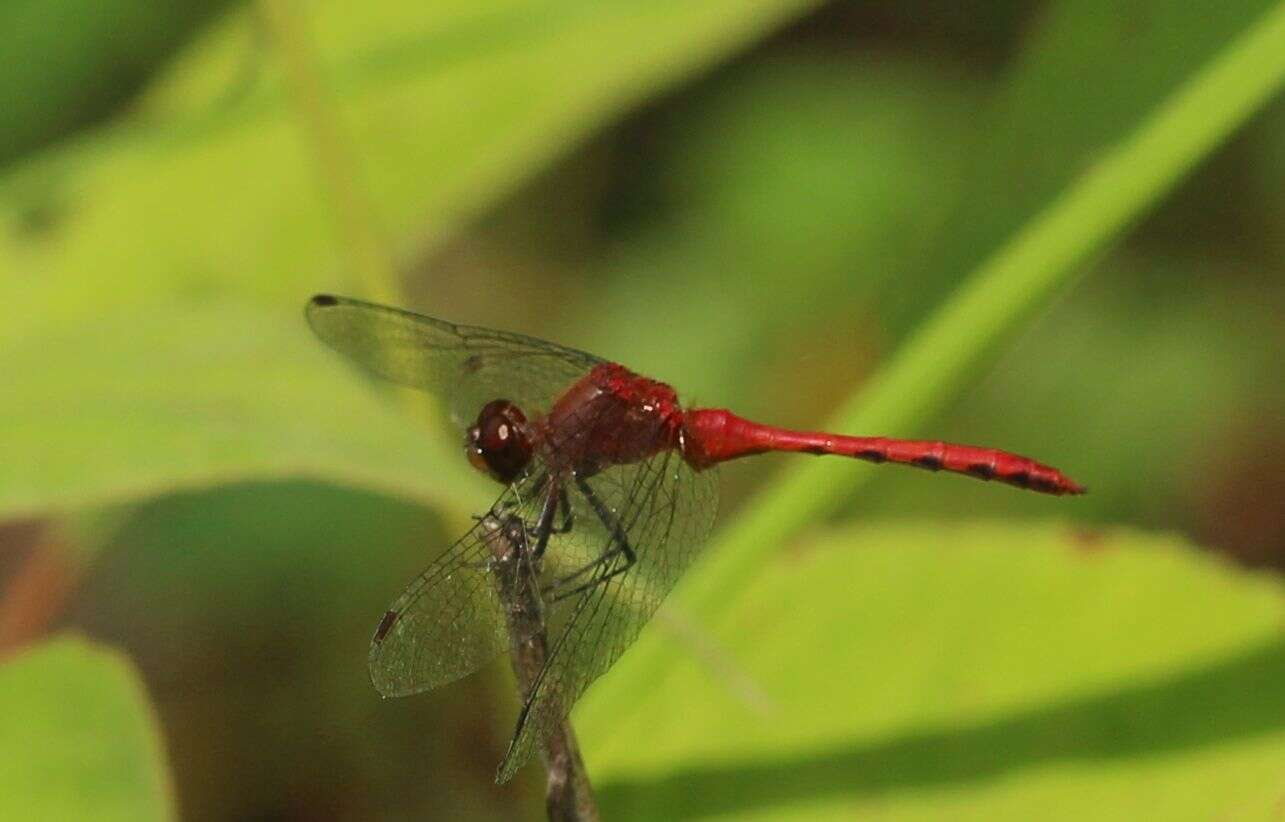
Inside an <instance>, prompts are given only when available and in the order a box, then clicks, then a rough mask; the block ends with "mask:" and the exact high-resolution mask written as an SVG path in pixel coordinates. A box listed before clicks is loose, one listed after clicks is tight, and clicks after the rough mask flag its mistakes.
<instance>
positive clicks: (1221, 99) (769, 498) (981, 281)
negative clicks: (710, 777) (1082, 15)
mask: <svg viewBox="0 0 1285 822" xmlns="http://www.w3.org/2000/svg"><path fill="white" fill-rule="evenodd" d="M1282 42H1285V4H1280V5H1278V6H1277V7H1276V8H1275V9H1274V10H1273V11H1272V12H1270V13H1268V14H1266V15H1264V16H1263V17H1262V18H1261V19H1259V20H1257V21H1255V22H1254V23H1253V25H1251V26H1249V27H1248V29H1247V30H1246V31H1244V32H1243V33H1240V34H1239V36H1238V37H1236V38H1235V39H1233V40H1232V41H1231V42H1229V43H1227V44H1226V45H1225V47H1224V49H1223V50H1222V51H1221V52H1220V53H1219V54H1217V55H1216V56H1215V57H1214V58H1213V59H1212V60H1211V61H1210V62H1209V63H1208V64H1207V65H1205V66H1203V67H1201V70H1200V71H1198V72H1197V73H1196V74H1195V75H1194V76H1192V77H1190V78H1189V79H1188V80H1187V82H1186V83H1184V84H1183V85H1182V87H1181V88H1180V89H1179V90H1178V91H1177V92H1176V93H1175V94H1174V95H1172V96H1171V97H1170V98H1169V99H1166V100H1164V101H1163V102H1162V103H1161V104H1160V105H1159V106H1158V107H1157V108H1156V109H1154V110H1153V111H1148V112H1140V113H1139V120H1138V122H1137V124H1136V128H1135V129H1134V131H1133V132H1132V133H1130V134H1129V135H1128V136H1127V137H1126V138H1125V139H1123V140H1121V142H1119V143H1118V144H1117V145H1116V146H1115V147H1114V148H1113V149H1112V150H1111V151H1110V152H1108V153H1106V154H1105V155H1104V156H1102V157H1101V158H1099V159H1098V160H1097V161H1096V162H1095V163H1094V164H1093V165H1092V166H1091V167H1089V168H1088V169H1087V170H1086V171H1084V173H1083V174H1081V175H1080V176H1079V177H1077V178H1076V179H1075V181H1074V182H1073V183H1072V184H1071V185H1070V186H1069V187H1068V188H1066V189H1065V190H1064V191H1062V193H1061V194H1060V195H1059V196H1058V197H1057V198H1056V199H1055V200H1054V201H1053V202H1052V203H1050V204H1049V205H1048V206H1047V208H1046V209H1045V210H1044V211H1042V212H1041V213H1040V214H1038V215H1037V216H1036V217H1035V218H1034V219H1032V220H1030V221H1029V222H1028V223H1027V224H1026V225H1025V226H1024V227H1023V228H1022V229H1021V230H1020V231H1019V232H1018V233H1017V234H1015V235H1014V236H1012V237H1011V238H1010V239H1009V240H1008V242H1007V243H1005V245H1004V246H1003V247H1002V248H1000V249H999V250H998V251H996V252H995V253H994V254H993V255H991V256H990V257H988V258H987V259H986V260H984V261H983V262H982V263H981V264H980V265H979V266H978V268H977V269H975V270H974V272H973V273H972V274H971V275H970V276H969V278H968V279H967V280H966V281H965V282H964V283H963V284H962V285H961V287H960V288H959V290H958V292H957V293H956V294H955V295H953V296H952V298H951V299H950V300H949V301H948V302H947V303H946V304H945V305H944V306H943V307H942V308H941V309H940V310H938V312H937V313H936V314H935V315H934V316H932V317H930V318H929V319H928V321H927V322H926V323H925V324H924V325H923V326H922V327H921V328H920V330H919V331H918V332H917V333H916V334H915V335H914V337H913V338H912V339H911V340H910V341H909V342H908V343H907V344H906V345H905V346H904V347H903V348H902V349H901V351H900V352H899V353H898V355H897V357H896V358H894V359H893V360H892V361H891V362H890V363H889V364H888V365H887V366H886V367H885V368H884V370H883V371H882V372H880V373H879V374H878V375H876V377H875V379H873V380H872V381H871V382H870V383H869V384H868V385H867V386H866V387H865V388H864V390H862V391H861V392H859V393H857V394H855V395H853V396H852V397H851V398H850V399H849V401H848V402H847V403H846V404H845V405H844V407H843V408H841V409H840V410H839V412H838V414H836V416H835V418H834V419H832V420H831V421H830V422H829V423H828V424H826V426H825V428H827V429H828V430H837V431H859V432H878V433H881V434H890V435H908V434H911V433H913V432H914V431H915V430H916V429H917V428H918V427H919V425H920V424H921V423H922V421H923V420H925V419H927V418H929V417H931V416H932V415H933V414H934V413H936V412H937V411H938V410H940V409H941V408H943V407H944V406H945V405H946V404H947V403H948V402H949V401H950V400H951V399H952V398H953V397H954V396H955V395H956V394H957V393H958V392H960V391H961V390H963V389H964V388H965V387H967V386H968V385H969V382H970V380H972V379H974V378H975V375H976V372H977V370H978V368H979V366H980V364H981V363H982V362H983V361H984V360H985V359H986V358H987V357H988V356H990V355H992V354H993V353H994V352H995V351H996V350H997V349H998V347H999V346H1000V345H1001V344H1002V343H1003V342H1004V341H1005V340H1007V339H1008V338H1009V337H1010V336H1011V335H1012V334H1013V333H1014V332H1015V331H1016V330H1017V329H1018V328H1019V327H1021V325H1022V324H1023V323H1024V322H1025V321H1026V320H1027V319H1028V318H1029V317H1030V316H1032V315H1033V314H1034V313H1035V312H1036V311H1037V310H1038V309H1039V308H1040V307H1042V306H1043V305H1044V304H1046V303H1047V301H1048V300H1050V299H1051V298H1052V297H1053V296H1054V295H1055V294H1056V293H1057V292H1058V291H1059V290H1060V289H1061V288H1063V287H1065V284H1066V282H1067V281H1068V280H1069V279H1070V278H1071V277H1072V276H1073V275H1074V274H1075V273H1077V271H1078V267H1079V266H1080V265H1081V264H1082V263H1083V262H1084V261H1085V260H1086V259H1087V258H1088V257H1089V256H1090V255H1092V254H1094V253H1096V252H1098V251H1100V250H1101V249H1102V248H1103V247H1104V246H1106V245H1107V244H1108V243H1109V242H1111V241H1112V240H1114V239H1116V237H1117V236H1118V235H1119V233H1120V232H1121V231H1123V230H1124V229H1125V228H1126V227H1127V226H1128V225H1130V224H1131V223H1132V222H1133V221H1134V220H1136V219H1137V218H1138V217H1139V216H1140V214H1141V213H1142V212H1143V211H1144V210H1145V209H1147V208H1149V207H1150V206H1151V205H1152V204H1153V203H1154V202H1155V201H1156V200H1157V199H1158V198H1159V197H1161V196H1162V195H1163V194H1164V193H1165V192H1166V191H1167V190H1168V189H1169V188H1170V187H1171V186H1172V185H1173V184H1174V183H1175V182H1176V181H1177V180H1178V179H1179V178H1180V177H1181V176H1182V175H1183V174H1184V173H1186V172H1187V171H1188V170H1190V168H1191V167H1192V166H1193V165H1194V164H1195V163H1196V162H1198V161H1199V160H1200V158H1201V157H1203V156H1205V155H1206V154H1207V153H1208V152H1209V151H1211V150H1213V149H1214V148H1215V147H1216V146H1217V145H1218V144H1219V142H1220V141H1221V140H1222V139H1224V138H1225V137H1226V136H1227V135H1228V134H1229V133H1230V132H1231V131H1232V130H1233V129H1234V128H1235V127H1236V126H1237V125H1239V124H1240V123H1242V122H1244V121H1245V120H1246V119H1247V118H1248V117H1249V116H1250V115H1251V114H1253V113H1254V112H1255V111H1256V110H1257V109H1258V108H1259V107H1260V106H1261V105H1263V104H1264V103H1266V102H1267V101H1268V100H1270V99H1271V97H1272V95H1273V94H1274V93H1275V92H1276V91H1277V89H1278V88H1279V87H1280V84H1281V81H1282V78H1285V50H1282V49H1281V48H1280V44H1281V43H1282ZM1071 468H1073V466H1071ZM873 470H875V469H874V466H871V465H867V464H857V463H855V462H854V461H851V460H837V459H834V460H816V461H812V462H803V461H799V462H796V463H795V464H794V465H793V466H792V467H791V469H790V470H789V471H787V472H786V473H785V474H784V475H783V476H782V478H781V479H780V480H779V481H777V482H775V483H773V484H772V485H770V486H768V487H767V488H765V489H764V490H763V491H762V492H760V493H759V494H758V495H757V496H756V497H755V498H754V499H753V500H751V502H750V503H749V504H747V505H746V508H745V513H744V514H743V515H742V516H740V517H739V518H738V519H736V520H735V521H734V522H733V523H732V524H731V525H730V526H729V527H728V528H726V529H724V530H723V531H722V532H721V533H720V535H719V536H718V537H717V538H716V540H715V543H714V544H713V545H712V546H711V548H710V550H709V551H708V553H707V554H706V555H705V559H704V560H703V561H700V562H698V563H697V564H696V565H695V567H693V569H692V570H691V571H690V572H688V574H687V576H686V577H685V578H684V579H683V580H682V581H681V582H680V583H679V585H678V588H677V589H676V596H675V599H676V601H678V602H679V603H681V604H682V605H683V607H686V608H688V609H689V610H690V611H691V612H692V614H693V616H694V617H696V618H698V619H700V620H713V619H717V618H719V615H720V613H721V612H723V611H725V610H726V608H727V606H728V603H729V602H731V601H733V600H735V599H736V598H738V597H740V596H743V594H744V589H745V587H746V585H747V583H748V582H749V581H750V580H751V579H753V578H754V577H756V576H758V575H760V574H761V573H762V569H763V567H764V565H765V560H766V558H767V557H768V556H769V555H770V553H771V552H772V551H774V550H776V549H778V548H779V546H781V545H782V544H784V543H785V541H786V540H787V539H788V538H789V536H790V535H791V534H793V533H795V532H796V531H797V530H798V529H800V528H802V527H805V526H807V525H808V524H810V523H812V522H814V521H816V519H817V518H818V517H823V516H825V515H828V514H832V513H834V512H835V511H837V510H838V509H839V507H840V506H841V505H842V504H843V503H844V502H845V501H846V500H849V499H851V497H852V492H853V490H854V489H855V488H857V487H859V485H860V484H861V483H863V482H864V481H865V480H867V479H868V478H869V477H870V476H871V472H872V471H873ZM1073 475H1074V474H1073ZM1079 479H1080V481H1081V482H1086V483H1087V484H1088V485H1092V484H1093V483H1092V478H1085V477H1083V476H1081V477H1079ZM674 663H675V657H674V654H673V653H672V652H671V651H669V650H667V649H666V648H664V647H663V646H661V645H660V644H659V642H658V639H657V635H656V634H655V632H648V633H644V634H643V635H642V636H641V637H640V639H639V641H638V643H637V645H636V646H635V647H634V649H633V651H632V652H631V653H630V654H629V655H627V656H625V657H624V658H622V659H621V661H620V662H619V663H618V664H617V666H616V671H615V672H614V676H613V677H610V678H608V679H607V681H606V682H605V683H604V684H603V685H602V686H601V687H599V688H597V689H595V690H592V691H590V692H589V693H588V694H587V695H586V698H585V699H584V700H582V706H581V707H582V711H583V713H582V716H583V717H585V721H586V724H587V727H588V728H589V729H590V733H591V734H592V733H593V732H595V731H597V732H599V733H601V732H602V731H601V729H603V728H605V727H606V726H607V724H608V723H616V722H619V721H620V719H621V717H623V716H626V715H628V714H629V713H631V712H633V711H638V712H639V713H640V714H653V715H654V714H655V713H656V712H659V711H664V710H666V708H665V706H664V705H662V704H661V703H659V702H657V701H655V700H653V699H652V698H651V696H652V695H653V694H655V693H656V691H657V688H656V685H657V683H658V682H660V681H661V680H662V679H663V678H664V676H665V674H666V671H667V669H669V668H671V667H672V666H673V664H674ZM639 693H644V694H647V697H644V698H641V699H640V698H639V696H638V694H639Z"/></svg>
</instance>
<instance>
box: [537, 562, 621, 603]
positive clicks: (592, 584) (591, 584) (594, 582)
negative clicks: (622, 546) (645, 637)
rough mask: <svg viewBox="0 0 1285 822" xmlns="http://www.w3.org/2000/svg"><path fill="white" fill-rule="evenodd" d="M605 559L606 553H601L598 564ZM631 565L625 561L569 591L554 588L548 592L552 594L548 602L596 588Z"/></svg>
mask: <svg viewBox="0 0 1285 822" xmlns="http://www.w3.org/2000/svg"><path fill="white" fill-rule="evenodd" d="M606 559H607V555H606V554H603V556H602V559H600V560H599V561H598V564H601V563H602V562H603V561H604V560H606ZM632 565H633V563H632V562H626V563H625V564H624V565H621V566H620V567H619V568H612V569H611V570H610V571H608V572H607V573H605V574H603V575H602V576H600V577H594V578H593V579H591V580H589V581H588V582H582V583H581V584H579V585H577V586H576V587H574V588H572V589H571V590H569V591H559V590H557V589H556V588H555V589H554V590H553V591H550V592H549V593H551V594H552V596H551V597H550V598H549V604H550V605H552V604H553V603H555V602H561V601H562V600H564V599H567V598H568V597H573V596H575V595H576V594H578V593H580V592H581V591H587V590H589V589H590V588H596V587H598V586H599V585H602V584H604V583H606V582H607V580H609V579H611V578H612V577H617V576H620V575H621V574H623V573H624V572H625V571H628V570H629V568H630V566H632Z"/></svg>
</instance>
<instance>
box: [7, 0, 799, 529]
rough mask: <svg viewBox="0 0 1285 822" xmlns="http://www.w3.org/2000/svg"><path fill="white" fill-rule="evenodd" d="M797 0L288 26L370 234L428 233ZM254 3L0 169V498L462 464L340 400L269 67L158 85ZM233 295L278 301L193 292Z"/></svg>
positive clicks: (793, 8) (300, 186)
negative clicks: (324, 350) (274, 309)
mask: <svg viewBox="0 0 1285 822" xmlns="http://www.w3.org/2000/svg"><path fill="white" fill-rule="evenodd" d="M810 4H811V3H810V0H735V1H733V0H724V2H719V3H703V4H688V3H681V2H676V1H675V0H671V2H664V3H651V4H646V5H645V6H600V5H594V4H583V3H579V2H570V0H565V1H564V2H551V3H549V4H547V8H545V9H544V10H543V11H542V12H541V13H538V14H537V13H534V12H533V10H531V9H529V8H526V7H521V8H519V7H514V6H512V5H511V4H508V3H497V4H494V5H493V6H491V7H479V6H477V4H472V3H468V4H464V3H461V4H457V6H456V7H453V8H442V7H440V6H436V5H432V4H428V5H425V4H384V3H380V4H373V5H370V6H368V7H365V9H364V12H363V14H361V15H357V16H353V15H352V14H351V13H350V12H351V9H350V7H349V6H348V5H347V4H343V3H325V4H319V5H315V6H313V5H310V6H308V7H307V8H309V9H310V10H312V11H313V12H315V14H316V17H315V18H308V19H307V20H306V21H304V25H306V26H310V29H309V30H310V31H312V33H313V37H314V38H315V42H316V45H317V49H318V50H319V52H320V60H321V62H322V64H323V67H324V71H325V73H326V77H325V79H326V80H329V81H330V82H331V88H332V90H333V92H334V96H335V100H336V103H337V106H338V113H337V115H336V116H337V117H338V118H339V120H340V121H346V122H350V123H352V124H353V127H352V128H351V133H350V134H348V137H349V138H350V140H351V145H349V146H348V147H347V148H348V149H349V150H350V151H351V153H352V154H353V156H354V157H355V162H356V165H357V168H358V169H359V171H360V180H359V182H360V183H361V184H362V186H361V187H363V188H365V189H366V191H367V193H368V194H369V196H370V198H371V201H372V202H374V203H377V204H378V209H379V211H378V214H377V217H378V220H379V223H380V224H379V225H378V226H377V227H376V230H377V233H378V234H379V235H380V236H386V237H394V238H397V247H401V245H402V244H411V243H423V242H428V241H430V240H438V239H440V238H441V237H443V236H444V235H445V234H446V233H447V232H448V231H450V230H451V229H453V228H454V227H456V226H457V225H459V223H460V221H461V220H463V219H465V218H467V217H468V216H469V215H472V214H475V213H477V212H478V211H479V210H480V209H482V208H484V207H485V206H487V205H489V204H491V203H493V202H494V201H495V200H496V199H498V198H499V197H501V196H502V195H503V194H505V193H507V192H509V191H511V190H512V189H513V188H514V187H515V186H517V185H518V184H519V183H520V181H521V180H522V179H524V178H525V177H527V176H529V175H531V174H532V173H534V172H535V171H536V170H537V169H538V168H539V167H540V166H542V165H543V164H544V163H546V162H547V161H548V160H549V159H550V158H551V157H553V156H555V155H556V154H558V153H560V152H562V151H565V150H566V149H567V148H568V146H569V145H571V144H572V143H574V142H575V141H576V140H579V139H582V138H583V137H584V135H585V134H586V133H588V132H589V131H590V130H592V129H593V128H596V127H598V126H600V125H601V124H602V123H604V122H605V121H607V120H608V119H609V118H610V117H612V116H614V115H616V114H618V113H619V112H621V111H623V110H624V109H625V108H627V107H628V106H630V105H633V104H635V103H637V102H638V101H639V100H641V99H644V98H645V97H646V96H647V95H649V94H651V93H654V92H655V91H656V90H657V89H659V88H662V87H664V86H665V85H667V84H670V83H673V82H676V81H677V80H679V79H681V78H682V77H684V76H685V75H686V74H687V73H688V72H691V71H693V70H695V69H697V68H699V67H701V66H704V65H708V64H709V63H711V62H713V61H714V60H716V59H718V58H720V57H722V56H724V55H726V54H727V53H729V52H730V51H732V50H734V49H736V48H738V47H741V46H743V45H744V44H745V43H747V42H750V41H752V40H753V39H754V38H755V37H757V36H760V35H761V34H763V33H764V32H766V31H768V30H770V29H771V28H772V26H774V25H776V24H777V23H779V22H780V21H782V20H784V19H786V18H787V17H788V16H789V15H790V14H792V13H797V12H798V11H799V10H801V9H803V8H806V7H808V6H809V5H810ZM250 20H251V18H248V17H246V18H243V19H242V20H241V27H240V29H238V28H237V27H236V26H226V27H220V28H219V29H218V30H216V31H214V32H213V33H212V34H211V42H210V43H208V44H206V45H205V46H204V48H206V49H208V50H209V65H205V64H204V63H203V62H202V61H201V60H191V61H184V62H183V63H182V64H181V65H180V67H179V69H178V70H177V71H178V73H179V74H180V75H182V76H180V77H177V78H174V79H173V80H172V81H171V82H172V84H173V85H172V88H170V89H162V90H160V91H158V92H157V95H156V96H155V97H153V98H152V100H151V104H150V106H149V107H147V108H146V109H145V111H146V114H147V116H146V117H139V118H137V119H135V120H132V121H128V122H125V123H123V124H122V125H121V126H120V127H119V128H117V129H116V130H115V131H108V132H103V133H100V134H96V135H92V139H88V140H86V141H85V142H84V143H83V144H82V145H80V146H76V147H72V148H69V149H67V150H64V151H61V152H59V153H57V154H54V155H51V156H49V157H45V158H40V159H39V160H36V161H33V162H31V163H29V164H28V165H27V166H25V167H22V168H19V169H16V170H15V171H14V172H13V173H12V174H10V175H9V176H8V178H7V179H5V180H3V181H0V306H3V308H0V363H3V364H4V368H3V373H5V374H6V376H7V377H8V375H11V374H14V375H18V376H17V380H16V385H11V386H7V389H8V390H7V392H6V395H5V397H4V401H3V402H2V403H0V417H3V419H4V422H5V426H4V428H3V429H2V430H3V431H4V435H3V436H4V437H5V438H6V442H4V445H3V450H4V452H5V455H6V458H5V460H4V463H3V466H4V467H3V468H0V511H5V512H8V513H14V512H17V511H20V510H31V509H49V508H55V507H66V506H71V505H85V504H92V503H97V502H102V501H105V500H124V499H130V498H136V497H138V496H140V495H148V494H154V493H157V492H158V491H161V490H164V489H165V488H168V487H172V486H174V485H190V484H193V483H207V482H221V481H227V480H229V479H237V478H245V477H252V476H253V477H267V476H283V475H290V474H298V473H307V474H312V475H325V476H331V477H334V478H336V479H342V480H344V481H348V482H353V483H357V484H362V485H367V486H373V487H380V488H384V489H386V490H394V491H399V492H401V493H404V494H409V495H412V496H416V497H418V498H421V499H424V498H431V499H435V500H439V501H440V500H442V499H443V497H442V496H441V495H442V494H446V495H450V494H452V493H454V491H453V490H450V491H448V490H444V489H446V488H452V489H453V488H454V486H455V484H456V483H455V482H454V479H455V478H456V477H458V476H459V473H460V472H458V471H456V470H454V468H446V469H443V470H445V471H446V472H447V474H446V477H448V478H450V481H449V482H444V481H443V480H444V477H443V476H442V474H441V472H440V471H438V470H436V469H437V466H440V465H441V464H442V461H441V460H440V459H436V457H437V455H439V454H440V453H442V452H441V451H440V450H431V449H429V448H427V447H426V446H425V445H424V444H422V443H419V442H418V438H419V437H420V436H421V435H420V433H419V431H418V429H416V428H415V427H414V426H411V425H409V424H408V423H407V422H406V421H404V420H401V419H399V418H397V417H395V416H393V415H391V414H389V413H388V412H387V411H384V410H380V409H377V408H376V407H375V405H374V404H373V403H370V402H369V401H367V400H366V399H363V398H360V397H357V396H355V393H356V389H355V383H354V382H353V381H352V380H351V379H343V378H342V376H341V374H342V372H341V371H340V369H339V368H338V367H337V366H335V365H334V364H333V363H327V362H326V360H325V359H324V358H323V357H322V356H320V346H318V345H317V344H316V343H315V341H313V340H312V339H311V335H310V334H309V332H308V331H307V329H306V327H305V326H304V325H303V323H302V322H301V321H300V320H298V319H297V318H298V313H297V312H298V311H299V308H298V307H299V305H300V304H301V303H302V301H303V299H305V298H306V297H307V296H308V295H309V294H310V293H312V292H313V291H317V290H326V288H328V287H329V286H332V285H334V284H336V283H337V282H339V281H340V280H342V279H343V277H342V276H341V272H339V271H337V270H336V267H337V256H336V248H335V247H334V244H333V241H332V233H331V231H330V228H331V225H330V221H329V219H328V214H327V209H326V208H325V207H324V206H323V204H322V203H321V202H320V201H319V199H318V197H317V196H316V191H315V185H316V181H315V179H314V177H315V176H316V173H315V171H314V169H313V168H312V167H311V166H310V165H309V161H308V159H307V153H306V152H301V150H300V146H299V143H298V140H297V137H296V135H295V132H294V123H293V117H292V109H291V108H290V107H289V106H288V105H287V98H286V97H285V96H284V92H283V90H282V88H281V82H280V78H279V76H278V73H277V71H276V70H275V69H274V68H268V69H265V72H266V76H265V77H264V79H263V80H262V82H261V83H259V84H257V86H256V88H255V90H254V91H253V92H252V93H250V94H248V96H246V97H245V98H243V99H240V100H238V101H234V102H233V103H231V104H222V105H217V104H215V107H214V108H213V109H212V110H209V111H207V112H206V113H205V114H199V113H197V112H195V111H192V110H190V109H187V108H184V107H183V105H181V104H178V103H176V102H175V100H180V99H182V94H181V93H179V91H178V90H181V89H183V88H185V87H187V85H188V83H187V82H186V81H185V78H186V77H189V76H193V77H194V76H197V75H200V74H201V73H202V72H203V71H210V72H214V73H216V74H218V75H219V76H227V75H228V71H229V56H230V54H233V53H235V49H232V50H229V49H228V48H227V47H226V42H227V40H228V38H234V39H236V41H237V42H242V41H244V39H245V38H244V37H243V35H244V31H243V29H244V27H246V26H249V25H250V24H251V22H250ZM198 53H200V52H199V50H198ZM481 57H485V59H478V58H481ZM192 83H193V84H194V85H195V86H197V87H199V88H206V86H204V85H202V84H201V83H199V82H196V80H193V81H192ZM207 102H209V101H207ZM229 105H230V107H229ZM340 131H341V134H342V133H344V130H342V129H341V130H340ZM229 293H239V294H240V295H241V296H249V295H254V296H255V297H257V298H260V299H264V300H267V301H270V302H271V303H273V304H274V305H276V306H279V307H281V308H280V311H279V312H278V314H277V315H276V316H269V315H266V314H264V315H257V314H254V313H253V312H248V311H247V310H243V309H241V308H231V309H229V308H226V307H213V308H209V309H201V310H195V309H192V308H190V307H189V303H191V302H194V301H198V300H206V301H209V300H212V299H217V298H218V297H219V296H221V295H227V294H229ZM314 349H315V351H314ZM15 398H16V402H15V401H14V400H15ZM9 439H13V440H15V441H14V442H13V443H12V445H11V444H10V443H9V442H8V441H7V440H9ZM461 462H462V461H461V460H459V459H458V458H457V455H454V454H452V459H451V460H450V461H449V463H448V464H449V465H450V466H458V465H459V464H460V463H461ZM435 474H436V475H435ZM431 489H437V490H431ZM422 492H427V496H425V494H424V493H422Z"/></svg>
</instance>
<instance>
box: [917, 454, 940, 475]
mask: <svg viewBox="0 0 1285 822" xmlns="http://www.w3.org/2000/svg"><path fill="white" fill-rule="evenodd" d="M915 465H918V466H919V467H920V468H927V469H928V470H929V471H940V470H941V458H940V457H935V456H933V455H932V454H924V455H923V456H922V457H918V458H916V459H915Z"/></svg>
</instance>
